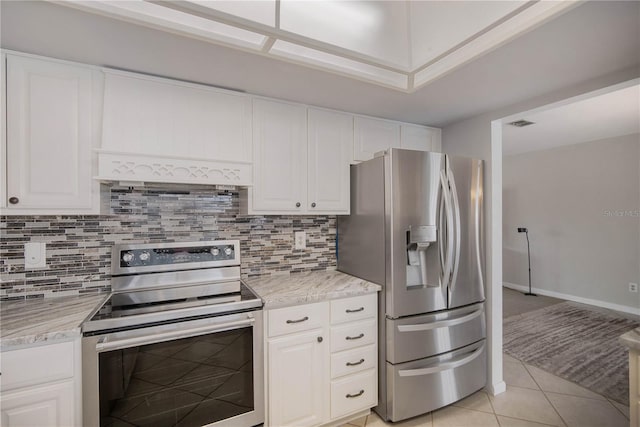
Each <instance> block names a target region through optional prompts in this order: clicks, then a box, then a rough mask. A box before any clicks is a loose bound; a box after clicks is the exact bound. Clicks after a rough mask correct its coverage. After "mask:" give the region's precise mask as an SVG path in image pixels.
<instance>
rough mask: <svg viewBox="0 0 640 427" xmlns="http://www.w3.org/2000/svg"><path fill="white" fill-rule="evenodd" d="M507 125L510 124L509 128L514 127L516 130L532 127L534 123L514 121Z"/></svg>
mask: <svg viewBox="0 0 640 427" xmlns="http://www.w3.org/2000/svg"><path fill="white" fill-rule="evenodd" d="M507 124H510V125H511V126H515V127H517V128H523V127H525V126H529V125H533V124H535V123H534V122H530V121H529V120H516V121H515V122H511V123H507Z"/></svg>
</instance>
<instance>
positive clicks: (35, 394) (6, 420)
mask: <svg viewBox="0 0 640 427" xmlns="http://www.w3.org/2000/svg"><path fill="white" fill-rule="evenodd" d="M79 340H80V339H79V338H78V339H77V340H75V341H66V342H58V343H54V344H46V345H41V346H36V347H29V348H23V349H19V350H10V351H4V352H2V355H1V361H0V364H1V366H0V370H1V371H2V383H1V384H0V425H2V426H3V427H16V426H21V427H22V426H38V427H72V426H80V424H81V421H80V420H81V411H82V407H81V405H80V403H79V402H80V401H81V397H82V394H81V388H80V387H81V386H80V369H81V361H80V343H79Z"/></svg>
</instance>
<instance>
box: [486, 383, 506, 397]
mask: <svg viewBox="0 0 640 427" xmlns="http://www.w3.org/2000/svg"><path fill="white" fill-rule="evenodd" d="M505 391H507V383H505V382H504V381H500V382H499V383H495V384H491V385H490V386H489V393H491V395H492V396H497V395H498V394H500V393H504V392H505Z"/></svg>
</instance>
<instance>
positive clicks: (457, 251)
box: [447, 165, 461, 291]
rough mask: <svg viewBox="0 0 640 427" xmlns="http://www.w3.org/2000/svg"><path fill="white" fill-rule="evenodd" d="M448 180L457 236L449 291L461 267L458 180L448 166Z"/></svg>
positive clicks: (455, 234)
mask: <svg viewBox="0 0 640 427" xmlns="http://www.w3.org/2000/svg"><path fill="white" fill-rule="evenodd" d="M447 178H448V181H449V186H450V192H451V199H452V200H453V223H454V227H453V233H452V234H453V235H454V236H455V244H454V251H452V252H454V257H453V263H452V264H453V266H452V268H453V273H452V275H451V284H450V285H449V291H452V290H453V287H454V286H455V284H456V280H457V278H458V267H459V266H460V244H461V241H460V202H459V201H458V191H457V190H456V180H455V178H454V177H453V171H452V170H451V166H450V165H447Z"/></svg>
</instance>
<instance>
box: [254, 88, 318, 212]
mask: <svg viewBox="0 0 640 427" xmlns="http://www.w3.org/2000/svg"><path fill="white" fill-rule="evenodd" d="M306 141H307V109H306V107H305V106H303V105H295V104H289V103H285V102H275V101H267V100H264V99H254V101H253V150H254V156H253V166H254V176H255V178H254V186H253V188H252V189H251V191H250V192H249V193H250V195H249V198H250V206H249V209H250V210H251V211H252V212H255V213H258V212H261V213H274V214H275V213H279V212H287V213H301V212H303V211H304V210H305V209H306V205H307V179H306V176H307V175H306V166H307V143H306Z"/></svg>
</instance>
